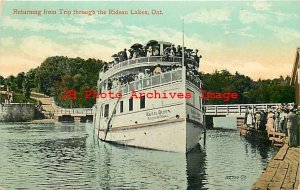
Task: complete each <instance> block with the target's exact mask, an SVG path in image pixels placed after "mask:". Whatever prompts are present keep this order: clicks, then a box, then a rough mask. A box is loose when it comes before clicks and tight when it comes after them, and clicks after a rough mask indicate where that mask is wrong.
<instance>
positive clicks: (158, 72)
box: [153, 64, 161, 75]
mask: <svg viewBox="0 0 300 190" xmlns="http://www.w3.org/2000/svg"><path fill="white" fill-rule="evenodd" d="M153 74H154V75H157V74H161V68H160V64H158V65H157V66H156V68H155V69H154V71H153Z"/></svg>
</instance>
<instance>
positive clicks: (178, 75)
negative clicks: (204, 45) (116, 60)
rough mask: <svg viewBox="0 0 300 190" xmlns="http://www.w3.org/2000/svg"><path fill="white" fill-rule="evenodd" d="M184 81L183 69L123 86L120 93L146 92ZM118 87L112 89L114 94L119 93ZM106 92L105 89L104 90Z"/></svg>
mask: <svg viewBox="0 0 300 190" xmlns="http://www.w3.org/2000/svg"><path fill="white" fill-rule="evenodd" d="M181 80H182V69H176V70H174V71H169V72H165V73H161V74H158V75H153V76H151V77H147V78H143V79H139V80H136V81H132V82H130V83H127V84H123V85H121V87H120V90H119V92H120V93H122V94H127V93H130V92H132V91H133V90H135V91H138V90H144V89H148V88H152V87H157V86H160V85H164V84H168V83H174V82H178V81H181ZM117 89H118V87H117V86H116V87H114V88H112V89H111V91H112V92H115V93H116V92H117ZM102 91H105V89H102Z"/></svg>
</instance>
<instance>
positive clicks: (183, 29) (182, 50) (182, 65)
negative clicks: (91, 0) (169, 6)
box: [182, 19, 184, 67]
mask: <svg viewBox="0 0 300 190" xmlns="http://www.w3.org/2000/svg"><path fill="white" fill-rule="evenodd" d="M183 66H184V19H182V67H183Z"/></svg>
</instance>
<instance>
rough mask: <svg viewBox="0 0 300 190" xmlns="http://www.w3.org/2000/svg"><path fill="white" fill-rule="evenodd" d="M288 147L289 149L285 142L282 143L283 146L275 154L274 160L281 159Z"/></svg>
mask: <svg viewBox="0 0 300 190" xmlns="http://www.w3.org/2000/svg"><path fill="white" fill-rule="evenodd" d="M288 149H289V146H288V145H287V144H284V145H283V147H282V148H281V149H280V150H279V151H278V153H277V154H276V155H275V157H274V160H283V159H284V157H285V155H286V153H287V151H288Z"/></svg>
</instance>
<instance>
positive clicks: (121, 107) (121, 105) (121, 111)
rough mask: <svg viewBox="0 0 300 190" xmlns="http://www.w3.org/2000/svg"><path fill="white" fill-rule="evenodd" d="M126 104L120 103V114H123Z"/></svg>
mask: <svg viewBox="0 0 300 190" xmlns="http://www.w3.org/2000/svg"><path fill="white" fill-rule="evenodd" d="M123 108H124V103H123V101H120V113H123Z"/></svg>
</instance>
